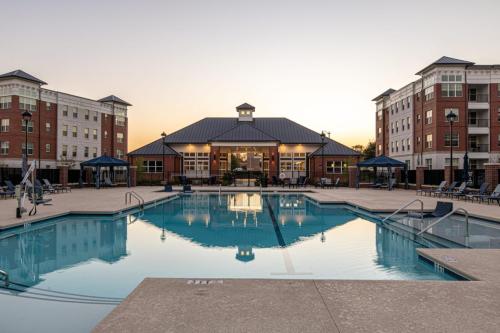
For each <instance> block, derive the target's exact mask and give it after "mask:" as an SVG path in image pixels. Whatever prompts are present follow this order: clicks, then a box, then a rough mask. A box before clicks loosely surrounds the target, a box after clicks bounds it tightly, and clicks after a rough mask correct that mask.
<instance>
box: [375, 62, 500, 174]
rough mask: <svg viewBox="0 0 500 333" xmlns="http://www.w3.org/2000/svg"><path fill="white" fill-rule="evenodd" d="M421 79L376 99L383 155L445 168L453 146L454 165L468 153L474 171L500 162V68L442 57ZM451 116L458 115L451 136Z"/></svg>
mask: <svg viewBox="0 0 500 333" xmlns="http://www.w3.org/2000/svg"><path fill="white" fill-rule="evenodd" d="M416 75H418V76H420V78H419V79H418V80H416V81H414V82H411V83H410V84H408V85H406V86H404V87H403V88H401V89H399V90H394V89H389V90H387V91H385V92H384V93H382V94H381V95H379V96H377V97H376V98H374V99H373V101H374V102H375V104H376V129H375V131H376V132H375V135H376V152H377V155H387V156H390V157H392V158H395V159H397V160H400V161H402V162H406V163H408V165H409V166H410V168H411V169H414V168H415V167H416V166H427V167H429V168H434V169H443V168H444V166H445V165H449V164H450V158H449V156H450V146H451V145H453V151H454V158H453V165H454V166H458V167H460V168H462V167H463V156H464V154H465V153H466V152H467V154H468V157H469V158H470V165H471V168H482V167H483V165H484V163H488V162H498V161H500V65H476V64H474V63H473V62H470V61H464V60H459V59H454V58H449V57H442V58H440V59H438V60H437V61H435V62H434V63H432V64H430V65H429V66H427V67H425V68H424V69H422V70H421V71H419V72H418V73H417V74H416ZM450 112H453V113H455V114H456V115H457V116H458V119H457V121H455V122H454V123H453V132H452V133H451V134H450V123H449V122H448V121H447V118H446V115H447V114H449V113H450Z"/></svg>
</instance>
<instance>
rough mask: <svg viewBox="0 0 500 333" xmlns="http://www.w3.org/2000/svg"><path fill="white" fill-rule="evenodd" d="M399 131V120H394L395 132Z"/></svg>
mask: <svg viewBox="0 0 500 333" xmlns="http://www.w3.org/2000/svg"><path fill="white" fill-rule="evenodd" d="M397 132H399V121H396V133H397Z"/></svg>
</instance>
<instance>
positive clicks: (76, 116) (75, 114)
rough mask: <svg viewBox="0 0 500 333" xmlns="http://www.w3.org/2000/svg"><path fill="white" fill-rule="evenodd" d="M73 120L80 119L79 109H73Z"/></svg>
mask: <svg viewBox="0 0 500 333" xmlns="http://www.w3.org/2000/svg"><path fill="white" fill-rule="evenodd" d="M73 118H75V119H76V118H78V109H77V108H73Z"/></svg>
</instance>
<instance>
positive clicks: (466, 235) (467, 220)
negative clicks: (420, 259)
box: [417, 208, 469, 241]
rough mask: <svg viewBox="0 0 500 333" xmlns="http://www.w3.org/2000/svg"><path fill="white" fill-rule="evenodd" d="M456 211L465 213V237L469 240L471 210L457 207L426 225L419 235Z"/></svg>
mask: <svg viewBox="0 0 500 333" xmlns="http://www.w3.org/2000/svg"><path fill="white" fill-rule="evenodd" d="M456 212H462V213H464V214H465V237H466V238H465V240H466V241H467V239H468V238H469V212H468V211H466V210H465V209H463V208H457V209H455V210H453V211H451V212H449V213H448V214H446V215H445V216H443V217H441V218H439V219H438V220H437V221H435V222H432V223H431V224H429V225H428V226H427V227H425V228H424V229H422V230H420V232H419V233H418V234H417V236H420V235H421V234H423V233H424V232H426V231H427V230H429V229H430V228H432V227H433V226H435V225H436V224H438V223H439V222H441V221H443V220H444V219H446V218H448V217H450V216H451V215H453V214H455V213H456Z"/></svg>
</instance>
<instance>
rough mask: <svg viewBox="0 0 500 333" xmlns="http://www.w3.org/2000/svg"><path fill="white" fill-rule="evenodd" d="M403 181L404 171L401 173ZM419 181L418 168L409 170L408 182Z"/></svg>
mask: <svg viewBox="0 0 500 333" xmlns="http://www.w3.org/2000/svg"><path fill="white" fill-rule="evenodd" d="M401 181H402V182H404V181H405V175H404V172H403V173H402V174H401ZM416 182H417V171H416V170H408V184H415V183H416Z"/></svg>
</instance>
